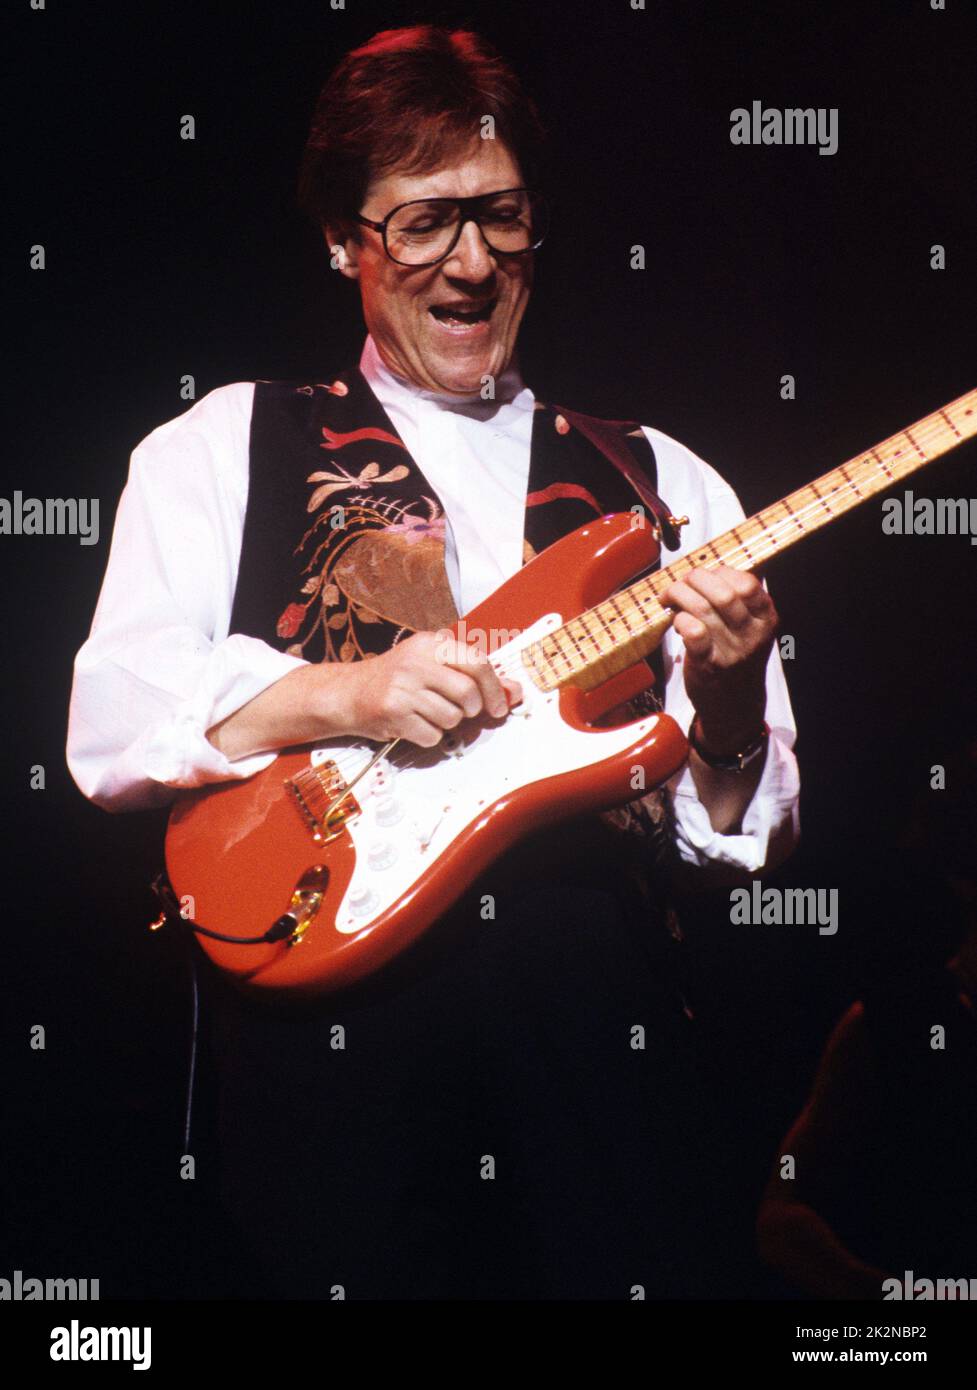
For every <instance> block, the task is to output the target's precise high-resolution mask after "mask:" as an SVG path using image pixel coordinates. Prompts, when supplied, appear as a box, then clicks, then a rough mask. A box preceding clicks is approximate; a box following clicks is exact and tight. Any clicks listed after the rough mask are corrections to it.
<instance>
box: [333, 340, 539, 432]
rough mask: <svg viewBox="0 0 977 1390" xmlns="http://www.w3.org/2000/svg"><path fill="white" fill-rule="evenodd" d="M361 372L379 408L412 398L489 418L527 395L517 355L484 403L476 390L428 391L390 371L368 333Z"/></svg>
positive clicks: (529, 393)
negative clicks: (490, 398) (455, 391)
mask: <svg viewBox="0 0 977 1390" xmlns="http://www.w3.org/2000/svg"><path fill="white" fill-rule="evenodd" d="M360 371H361V372H362V374H363V376H364V378H365V379H366V382H367V385H368V386H369V387H370V389H371V390H372V391H373V393H374V395H375V396H376V397H377V399H378V400H379V401H380V403H381V405H385V404H386V403H387V401H388V400H393V401H396V402H397V403H398V404H400V405H403V406H406V405H407V404H408V400H409V399H413V400H414V401H415V402H421V401H428V402H430V403H431V404H432V405H434V406H437V407H439V408H440V409H442V410H453V411H456V412H458V413H460V414H462V415H469V416H473V417H474V418H475V419H483V420H484V419H489V418H491V416H492V415H494V414H495V412H496V411H497V410H498V409H499V407H500V406H502V405H508V404H509V403H510V402H513V401H515V398H516V397H517V396H519V395H520V394H521V393H523V392H526V387H525V384H524V382H523V379H522V374H521V372H520V370H519V364H518V361H517V355H516V353H513V354H512V358H511V360H510V362H509V365H508V366H507V367H506V369H505V371H504V372H503V373H502V375H501V376H499V377H498V378H497V379H496V383H495V397H494V399H492V400H484V399H483V397H482V395H481V393H480V392H479V391H471V392H467V393H465V394H463V395H455V394H453V393H450V392H446V391H429V390H427V389H426V388H424V387H421V386H417V385H416V384H415V383H414V382H412V381H408V380H407V379H406V378H405V377H402V376H400V375H399V374H397V373H395V372H392V371H391V370H390V368H389V367H388V366H387V364H386V363H385V362H384V360H383V358H382V357H381V356H380V352H379V349H378V348H377V345H376V343H375V342H374V341H373V335H372V334H369V333H368V334H367V337H366V342H365V343H364V344H363V351H362V353H361V354H360ZM527 395H528V397H529V402H528V403H529V405H530V406H531V405H532V393H531V392H527ZM518 404H520V405H521V404H522V402H521V401H520V402H518Z"/></svg>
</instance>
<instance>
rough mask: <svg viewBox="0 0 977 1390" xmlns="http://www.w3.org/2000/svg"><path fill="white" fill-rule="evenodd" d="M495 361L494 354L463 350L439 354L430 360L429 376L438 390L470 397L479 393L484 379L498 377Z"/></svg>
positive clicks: (495, 356) (495, 355)
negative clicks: (475, 392) (476, 392)
mask: <svg viewBox="0 0 977 1390" xmlns="http://www.w3.org/2000/svg"><path fill="white" fill-rule="evenodd" d="M496 361H497V354H495V353H486V352H481V353H477V354H475V353H471V352H466V351H464V349H459V350H458V351H457V352H456V353H452V354H447V353H443V352H440V353H438V354H437V355H436V356H435V357H434V358H432V360H431V364H430V374H431V377H432V378H433V380H435V381H436V382H437V383H438V390H441V391H451V392H454V393H456V394H458V395H470V394H471V393H472V392H473V391H481V389H482V387H483V386H484V385H485V378H486V377H488V376H498V375H499V370H500V369H499V368H498V367H497V366H496V365H495V364H496Z"/></svg>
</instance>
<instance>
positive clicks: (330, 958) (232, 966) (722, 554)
mask: <svg viewBox="0 0 977 1390" xmlns="http://www.w3.org/2000/svg"><path fill="white" fill-rule="evenodd" d="M975 433H977V390H975V391H971V392H969V393H968V394H967V395H965V396H961V397H960V399H959V400H956V401H953V402H952V403H951V404H950V405H948V406H946V407H945V408H944V409H942V410H938V411H936V412H934V414H932V415H928V416H927V417H926V418H925V419H923V420H920V421H919V422H918V423H917V424H915V425H913V426H912V427H911V428H910V429H908V430H904V431H903V432H902V433H900V434H897V435H894V436H893V437H892V438H891V439H887V440H886V441H885V442H884V443H882V444H880V445H879V446H878V447H877V448H874V449H869V450H868V451H867V452H866V453H864V454H860V455H859V456H858V457H856V458H854V459H852V460H850V461H849V462H848V463H845V464H842V465H841V467H840V468H836V469H835V470H834V471H833V472H831V473H827V474H825V476H824V477H822V478H819V479H818V480H817V481H816V482H814V483H810V484H809V485H808V486H807V487H802V488H800V489H799V490H798V491H796V492H792V493H791V494H790V495H789V496H788V497H785V498H784V499H783V500H782V501H780V502H776V503H774V505H773V506H771V507H767V508H765V510H763V511H762V512H759V513H758V514H757V515H756V516H754V517H751V518H750V519H749V520H746V521H744V522H742V523H741V524H740V525H739V526H734V527H733V529H732V530H731V531H727V532H726V534H725V535H722V536H719V537H717V539H716V540H714V541H710V542H709V543H708V544H707V545H706V546H705V547H703V548H702V549H701V550H697V551H696V552H694V553H693V554H688V555H685V556H683V557H682V558H681V559H680V560H677V561H676V562H675V563H674V564H672V565H669V566H668V568H667V569H664V570H661V571H659V572H658V573H656V574H653V575H651V576H649V577H647V578H645V579H642V580H640V581H639V582H637V583H634V584H632V585H631V586H630V587H627V588H622V587H621V586H622V585H625V584H626V583H627V581H628V580H629V579H630V578H631V577H632V576H633V575H635V574H638V573H640V572H642V571H644V570H646V569H647V568H648V566H649V565H651V564H652V563H653V562H654V561H655V559H657V557H658V553H659V547H658V543H657V541H656V539H655V537H654V534H653V532H652V529H651V526H650V525H648V524H645V523H644V522H643V520H642V518H640V517H638V516H637V515H630V514H626V515H618V516H605V517H602V518H601V519H600V520H599V521H596V522H594V523H592V524H589V525H587V526H582V527H581V528H580V529H579V530H578V531H575V532H573V534H572V535H570V536H567V537H565V538H564V539H563V540H561V541H558V542H557V543H556V544H555V545H553V546H551V547H550V548H549V549H548V550H546V551H544V552H543V553H542V554H541V555H538V556H537V557H536V558H535V559H533V560H532V561H530V563H529V564H528V565H526V566H525V568H524V569H522V570H521V571H520V572H519V573H518V574H517V575H515V576H514V577H513V578H512V579H510V580H508V581H507V582H506V583H505V584H503V585H502V587H501V588H500V589H498V590H497V591H496V592H495V593H494V594H493V595H492V597H491V598H490V599H487V600H486V601H485V603H483V604H480V605H479V606H478V607H477V608H476V609H474V610H473V611H472V612H471V613H469V614H467V615H466V617H465V618H464V619H463V620H462V622H461V623H459V625H458V629H457V631H458V635H459V637H460V638H461V639H462V640H464V639H466V638H467V640H475V639H476V638H478V637H479V636H480V637H481V640H482V641H483V642H486V643H487V646H488V650H489V653H490V660H491V661H492V663H493V664H494V665H495V667H496V669H497V670H499V671H500V672H511V673H512V674H513V675H514V676H515V677H516V678H517V679H518V680H519V682H520V683H521V685H522V689H523V692H524V699H523V702H522V703H521V705H519V706H517V707H516V708H514V709H513V710H512V711H510V713H509V714H508V716H507V717H506V718H505V719H503V720H486V719H480V720H474V721H469V722H467V723H466V724H462V725H461V726H460V727H459V728H458V729H456V730H453V731H452V732H451V733H450V735H446V736H445V737H444V738H443V739H442V741H441V743H440V744H439V745H438V747H437V748H434V749H420V748H415V747H414V746H413V745H408V744H396V745H393V744H388V745H387V746H386V747H385V748H380V749H378V748H377V747H376V746H375V745H371V744H369V743H367V742H365V741H364V740H360V739H332V740H329V741H328V742H324V743H321V744H317V745H315V746H310V747H304V748H301V749H297V750H287V751H285V752H282V753H281V754H279V756H278V757H277V758H276V760H275V761H274V762H273V763H272V764H271V765H270V766H269V767H268V768H267V769H266V770H265V771H264V772H260V773H258V774H256V775H255V776H254V777H251V778H249V779H248V780H247V781H244V782H236V783H233V784H230V785H220V786H215V787H209V788H205V789H203V790H201V791H198V792H192V793H189V794H187V795H185V796H183V797H181V798H180V800H179V801H178V802H177V803H176V805H175V806H174V808H173V812H172V815H171V817H170V824H169V829H168V831H167V836H166V863H167V869H168V873H169V878H170V883H171V884H172V888H173V890H174V893H175V896H176V898H179V900H180V905H179V906H178V905H177V903H176V901H175V897H174V896H173V895H172V894H170V893H169V892H168V890H163V893H164V901H165V902H166V903H167V904H168V908H169V912H170V914H171V915H172V914H173V913H174V912H175V911H178V910H180V906H182V911H181V914H180V915H181V916H183V917H184V918H185V919H188V920H190V922H191V925H192V926H193V927H194V928H195V929H196V930H197V932H198V933H200V934H199V936H198V939H199V940H200V943H201V945H202V946H203V948H204V950H205V951H206V952H207V953H208V955H210V956H211V958H212V959H213V960H214V961H215V962H216V963H217V964H218V965H219V966H221V967H223V968H224V969H225V970H228V971H230V972H231V973H232V974H233V975H235V976H237V977H239V978H240V979H241V980H242V981H246V982H247V983H248V984H250V985H251V986H255V987H260V988H262V989H268V990H283V991H291V992H303V993H308V994H312V993H317V992H322V991H326V990H328V989H332V988H337V987H339V986H341V985H345V984H349V983H351V982H352V981H354V980H357V979H359V978H361V977H362V976H364V975H367V974H369V973H370V972H372V971H374V970H376V969H378V968H379V967H380V966H381V965H383V964H384V963H385V962H386V961H388V960H390V959H391V958H392V957H393V956H395V955H396V954H398V953H399V952H400V951H402V950H404V948H405V947H406V946H408V945H409V944H410V943H411V942H412V941H413V940H414V939H415V938H416V937H417V936H418V935H419V934H420V933H421V932H423V931H424V930H425V928H426V927H428V926H430V924H431V923H432V922H434V921H435V920H436V918H438V917H439V916H440V915H441V914H442V913H443V912H444V911H445V910H446V909H447V908H448V907H450V906H451V905H452V903H454V902H455V901H456V899H457V898H458V897H459V896H460V895H461V893H462V892H463V890H464V889H465V888H467V887H468V886H469V885H470V884H471V883H472V882H473V881H474V880H475V879H476V878H477V877H478V875H479V874H481V873H482V872H483V871H484V870H485V869H486V868H487V867H488V865H489V864H491V863H492V861H493V860H495V859H496V858H497V857H498V856H499V855H500V854H501V853H502V852H503V850H505V849H506V848H507V847H508V846H510V845H511V844H512V843H513V842H514V841H516V840H517V839H518V838H520V837H521V836H523V835H525V834H526V833H527V832H528V831H530V830H532V829H534V828H536V827H537V826H541V825H543V824H546V823H548V822H550V823H551V822H553V821H555V820H559V819H560V818H562V817H566V816H570V815H573V814H575V813H577V812H581V811H588V810H599V809H604V808H609V807H612V806H619V805H623V804H624V803H626V802H628V801H630V800H632V799H633V797H634V794H635V786H636V780H635V769H636V768H637V767H639V766H640V767H641V768H642V769H643V771H644V787H645V789H646V790H650V789H651V788H653V787H656V786H660V785H661V784H662V783H663V782H665V781H667V779H668V778H669V777H671V776H672V774H673V773H674V772H676V771H677V770H678V769H679V768H680V767H681V766H682V764H683V762H684V761H685V758H686V755H687V752H688V749H687V745H686V741H685V738H684V736H683V734H682V732H681V730H680V729H679V728H678V726H677V725H676V724H675V722H674V721H673V720H672V719H670V718H669V717H668V716H667V715H665V714H659V715H652V716H650V717H647V718H643V719H638V720H636V721H634V722H632V723H626V724H618V725H616V726H614V727H594V722H595V721H596V720H598V719H600V718H601V716H602V715H605V714H606V713H607V712H609V711H611V710H613V709H615V708H616V707H617V706H618V705H620V704H622V703H623V702H624V701H626V700H627V699H629V698H630V697H631V696H633V695H635V694H637V693H638V691H640V690H642V689H644V688H645V687H646V686H648V685H649V684H650V680H651V677H650V672H649V670H648V667H647V664H646V663H645V662H644V661H643V659H642V658H644V657H645V656H646V655H647V654H648V653H649V652H651V651H652V650H654V648H655V647H656V646H657V645H658V644H659V643H660V641H661V640H662V637H663V635H664V633H665V632H666V630H667V629H668V627H669V625H670V623H671V621H672V618H673V616H674V614H673V613H672V611H671V610H670V609H668V608H666V607H664V606H663V605H662V603H661V602H660V598H659V595H661V594H662V593H663V592H664V591H665V590H666V589H667V588H668V586H669V585H670V584H671V583H672V582H673V581H674V580H675V579H676V578H679V577H680V576H681V575H682V574H684V573H686V572H687V571H689V570H691V569H693V568H696V567H700V566H705V567H707V568H708V567H709V566H711V565H716V564H720V563H723V564H727V565H731V566H733V567H735V568H736V569H742V570H752V569H754V568H755V567H756V566H757V565H759V564H761V563H762V562H763V561H765V560H767V559H768V558H769V557H770V556H771V555H775V554H777V553H778V552H779V551H781V550H784V549H786V548H787V547H788V546H790V545H793V544H794V542H795V541H798V540H800V539H801V537H802V536H805V535H808V534H809V533H810V532H812V531H814V530H817V529H818V527H820V526H824V525H826V524H827V522H829V521H833V520H834V519H835V517H838V516H840V515H842V513H844V512H846V511H848V510H849V509H850V508H852V507H855V506H857V505H858V504H859V503H860V502H863V501H865V500H866V499H867V498H869V497H872V496H874V495H875V494H876V493H878V492H880V491H881V490H882V489H884V488H886V487H888V486H889V485H890V484H892V483H894V482H897V481H899V480H900V479H902V478H905V477H907V476H908V475H909V474H911V473H913V472H915V471H916V469H918V468H922V467H923V465H924V464H927V463H929V462H930V461H931V460H932V459H935V458H937V457H939V456H940V455H941V454H943V453H945V452H946V451H947V450H949V449H952V448H954V447H955V446H956V445H957V444H959V443H961V442H963V441H964V440H965V439H969V438H970V437H971V436H973V435H974V434H975ZM638 785H640V782H639V783H638ZM161 920H162V919H161Z"/></svg>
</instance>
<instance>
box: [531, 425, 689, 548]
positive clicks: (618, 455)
mask: <svg viewBox="0 0 977 1390" xmlns="http://www.w3.org/2000/svg"><path fill="white" fill-rule="evenodd" d="M554 408H555V409H556V410H558V411H559V412H560V414H561V415H562V416H563V417H564V419H565V420H566V421H567V422H568V424H571V425H572V426H573V427H574V429H576V430H579V432H580V433H581V434H582V435H583V436H584V438H585V439H589V440H590V442H591V444H593V445H594V447H595V448H597V449H599V450H600V452H601V453H602V454H603V455H604V457H605V458H606V459H608V460H609V462H611V463H613V465H614V467H615V468H617V469H618V471H619V472H621V473H623V474H624V477H625V478H626V479H627V481H628V482H629V483H630V485H631V487H632V488H633V489H634V491H635V492H636V493H637V494H638V496H639V497H640V498H641V500H642V502H643V503H644V505H645V506H646V507H647V508H648V510H649V512H650V513H651V515H652V516H653V517H654V525H655V528H656V530H657V532H658V534H659V535H660V536H661V539H662V541H663V543H664V544H665V546H666V547H667V549H669V550H677V549H678V545H679V532H678V528H677V527H676V526H675V525H674V523H673V521H672V515H671V512H670V511H669V510H668V507H666V505H665V503H664V502H663V501H662V499H661V498H660V497H659V496H658V493H657V491H656V488H657V486H658V479H657V477H655V455H654V451H653V450H652V448H651V446H650V445H649V444H648V441H647V437H646V436H645V434H644V431H643V430H642V429H641V426H640V424H638V422H637V421H635V420H601V419H599V418H598V417H597V416H596V415H584V414H582V413H581V412H580V411H578V410H567V408H566V406H562V405H559V406H556V407H554ZM628 434H630V435H633V436H635V437H638V436H640V437H641V439H642V441H643V442H644V443H645V445H646V446H647V454H648V456H649V457H650V460H651V478H650V481H649V479H648V478H647V477H642V476H641V472H640V471H639V470H638V468H637V467H636V466H635V458H634V455H633V454H632V452H631V450H630V449H629V448H628V446H627V444H626V443H625V442H624V441H625V437H626V435H628ZM645 468H646V469H647V464H646V465H645Z"/></svg>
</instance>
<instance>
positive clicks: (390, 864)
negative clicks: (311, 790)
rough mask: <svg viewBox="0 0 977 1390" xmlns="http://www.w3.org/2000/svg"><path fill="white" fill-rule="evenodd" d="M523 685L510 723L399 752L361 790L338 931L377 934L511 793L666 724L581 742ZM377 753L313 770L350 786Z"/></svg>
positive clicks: (328, 747) (360, 750)
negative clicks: (380, 921) (399, 903)
mask: <svg viewBox="0 0 977 1390" xmlns="http://www.w3.org/2000/svg"><path fill="white" fill-rule="evenodd" d="M562 622H563V619H562V618H561V617H560V616H559V615H558V614H556V613H551V614H549V615H548V616H547V617H545V618H541V619H540V620H539V622H537V623H535V624H534V625H533V626H532V627H531V628H527V629H526V630H525V631H524V632H522V633H521V634H520V636H519V637H518V638H516V639H515V640H514V641H512V642H509V643H507V644H506V645H505V646H503V647H500V648H499V649H498V651H496V652H495V653H493V655H492V664H493V665H494V666H496V667H499V666H501V665H503V664H504V665H506V666H507V667H508V668H509V669H514V668H516V667H517V666H518V664H519V663H518V653H519V652H520V651H521V649H522V648H523V647H525V646H528V645H529V644H530V643H532V642H536V641H538V640H539V638H540V637H543V636H545V635H546V634H547V633H548V632H552V631H554V630H555V629H556V628H558V627H560V626H561V625H562ZM519 683H520V685H521V687H522V691H523V701H522V703H521V704H520V705H518V706H517V707H516V708H515V709H513V710H511V711H510V713H509V715H508V716H507V717H506V719H505V720H504V721H503V722H502V723H500V724H498V725H495V726H493V727H488V728H484V729H481V730H480V731H477V732H476V731H475V730H473V729H471V728H468V727H465V726H463V727H462V728H461V729H459V730H457V731H456V730H452V731H451V732H450V733H448V734H446V735H445V737H444V738H443V739H442V741H441V743H440V744H439V745H438V747H437V748H431V749H424V748H417V747H415V746H414V745H413V744H399V745H398V746H397V748H395V749H394V750H393V752H392V753H391V756H390V759H389V760H387V759H384V760H382V761H381V762H379V763H378V764H377V766H376V767H375V768H374V769H373V771H372V772H370V773H369V774H368V775H367V776H366V777H365V778H364V779H363V780H362V781H361V782H358V783H357V785H356V787H355V789H354V792H353V795H354V796H355V797H356V800H357V802H358V803H359V806H360V809H361V812H362V814H361V815H359V816H355V817H353V818H352V819H351V820H350V821H349V822H348V823H347V829H348V831H349V834H350V835H351V836H352V839H353V844H354V846H355V849H356V868H355V870H354V873H353V877H352V879H351V880H350V883H349V886H348V887H347V890H346V893H345V895H344V897H343V901H342V903H341V904H340V907H339V911H338V912H337V914H336V930H337V931H340V932H343V933H345V934H350V933H353V932H358V931H362V930H363V928H364V927H366V926H369V924H370V922H371V921H373V920H374V919H375V918H376V917H378V916H380V914H381V913H383V912H384V911H385V910H386V909H387V908H389V907H390V906H391V905H392V904H393V903H394V902H396V900H397V899H398V898H400V897H401V896H402V895H403V894H404V893H406V892H407V890H408V889H409V888H411V887H412V886H413V884H414V883H416V882H417V880H418V879H419V878H420V877H421V875H422V874H423V873H425V872H426V871H427V870H428V869H429V868H430V867H431V865H432V864H433V863H434V862H435V860H437V858H438V856H439V855H440V854H442V853H443V852H444V851H445V850H446V849H447V848H448V846H449V845H450V844H451V843H452V841H454V840H455V839H456V838H457V837H458V836H459V835H460V834H461V832H462V831H463V830H465V829H466V828H467V827H468V826H470V825H472V824H475V823H477V821H478V819H479V816H480V815H481V814H483V813H484V812H485V811H487V810H488V808H489V807H490V806H492V805H494V803H495V802H497V801H500V800H501V799H502V798H503V797H505V796H506V794H507V793H511V792H513V791H514V790H515V789H517V788H519V787H526V786H530V785H531V784H532V783H534V782H541V781H544V780H545V779H546V778H548V777H554V776H557V775H559V774H560V773H564V772H571V771H573V770H575V769H578V768H584V767H590V766H593V765H594V764H595V763H599V762H602V761H603V760H604V759H605V758H608V757H611V756H612V755H613V754H614V753H617V752H619V751H620V750H621V749H624V748H627V747H628V746H629V745H630V744H632V743H634V742H635V741H636V740H637V739H638V738H640V737H643V736H644V735H645V734H646V733H648V732H649V731H650V730H651V729H653V728H654V726H655V724H656V723H657V722H658V716H657V715H651V716H650V717H649V718H647V719H642V720H640V721H638V722H636V723H633V724H628V725H626V726H624V727H623V728H620V729H603V730H599V731H591V732H582V731H580V730H578V729H573V728H571V727H570V726H569V725H568V724H566V723H564V721H563V720H562V718H561V717H560V708H559V692H557V691H550V692H548V693H547V692H544V691H542V690H539V689H538V688H537V687H536V686H535V685H534V684H533V682H532V681H531V680H530V679H529V678H528V676H527V675H525V673H523V675H522V678H521V679H520V681H519ZM473 734H474V737H473ZM375 752H376V749H375V748H374V747H373V746H371V745H370V744H368V743H365V742H356V743H348V742H345V743H341V744H340V743H337V742H332V743H329V744H324V745H322V746H321V747H319V748H316V749H314V750H313V753H312V762H313V764H318V763H320V762H322V761H324V760H326V759H330V758H331V759H333V760H335V762H336V763H337V765H338V767H339V770H340V772H341V773H342V775H343V777H344V778H345V779H346V781H347V782H351V781H352V779H353V777H355V775H356V773H357V772H358V771H359V770H360V769H361V768H362V767H364V766H365V764H366V763H368V762H369V761H370V758H371V757H373V755H374V753H375Z"/></svg>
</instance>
